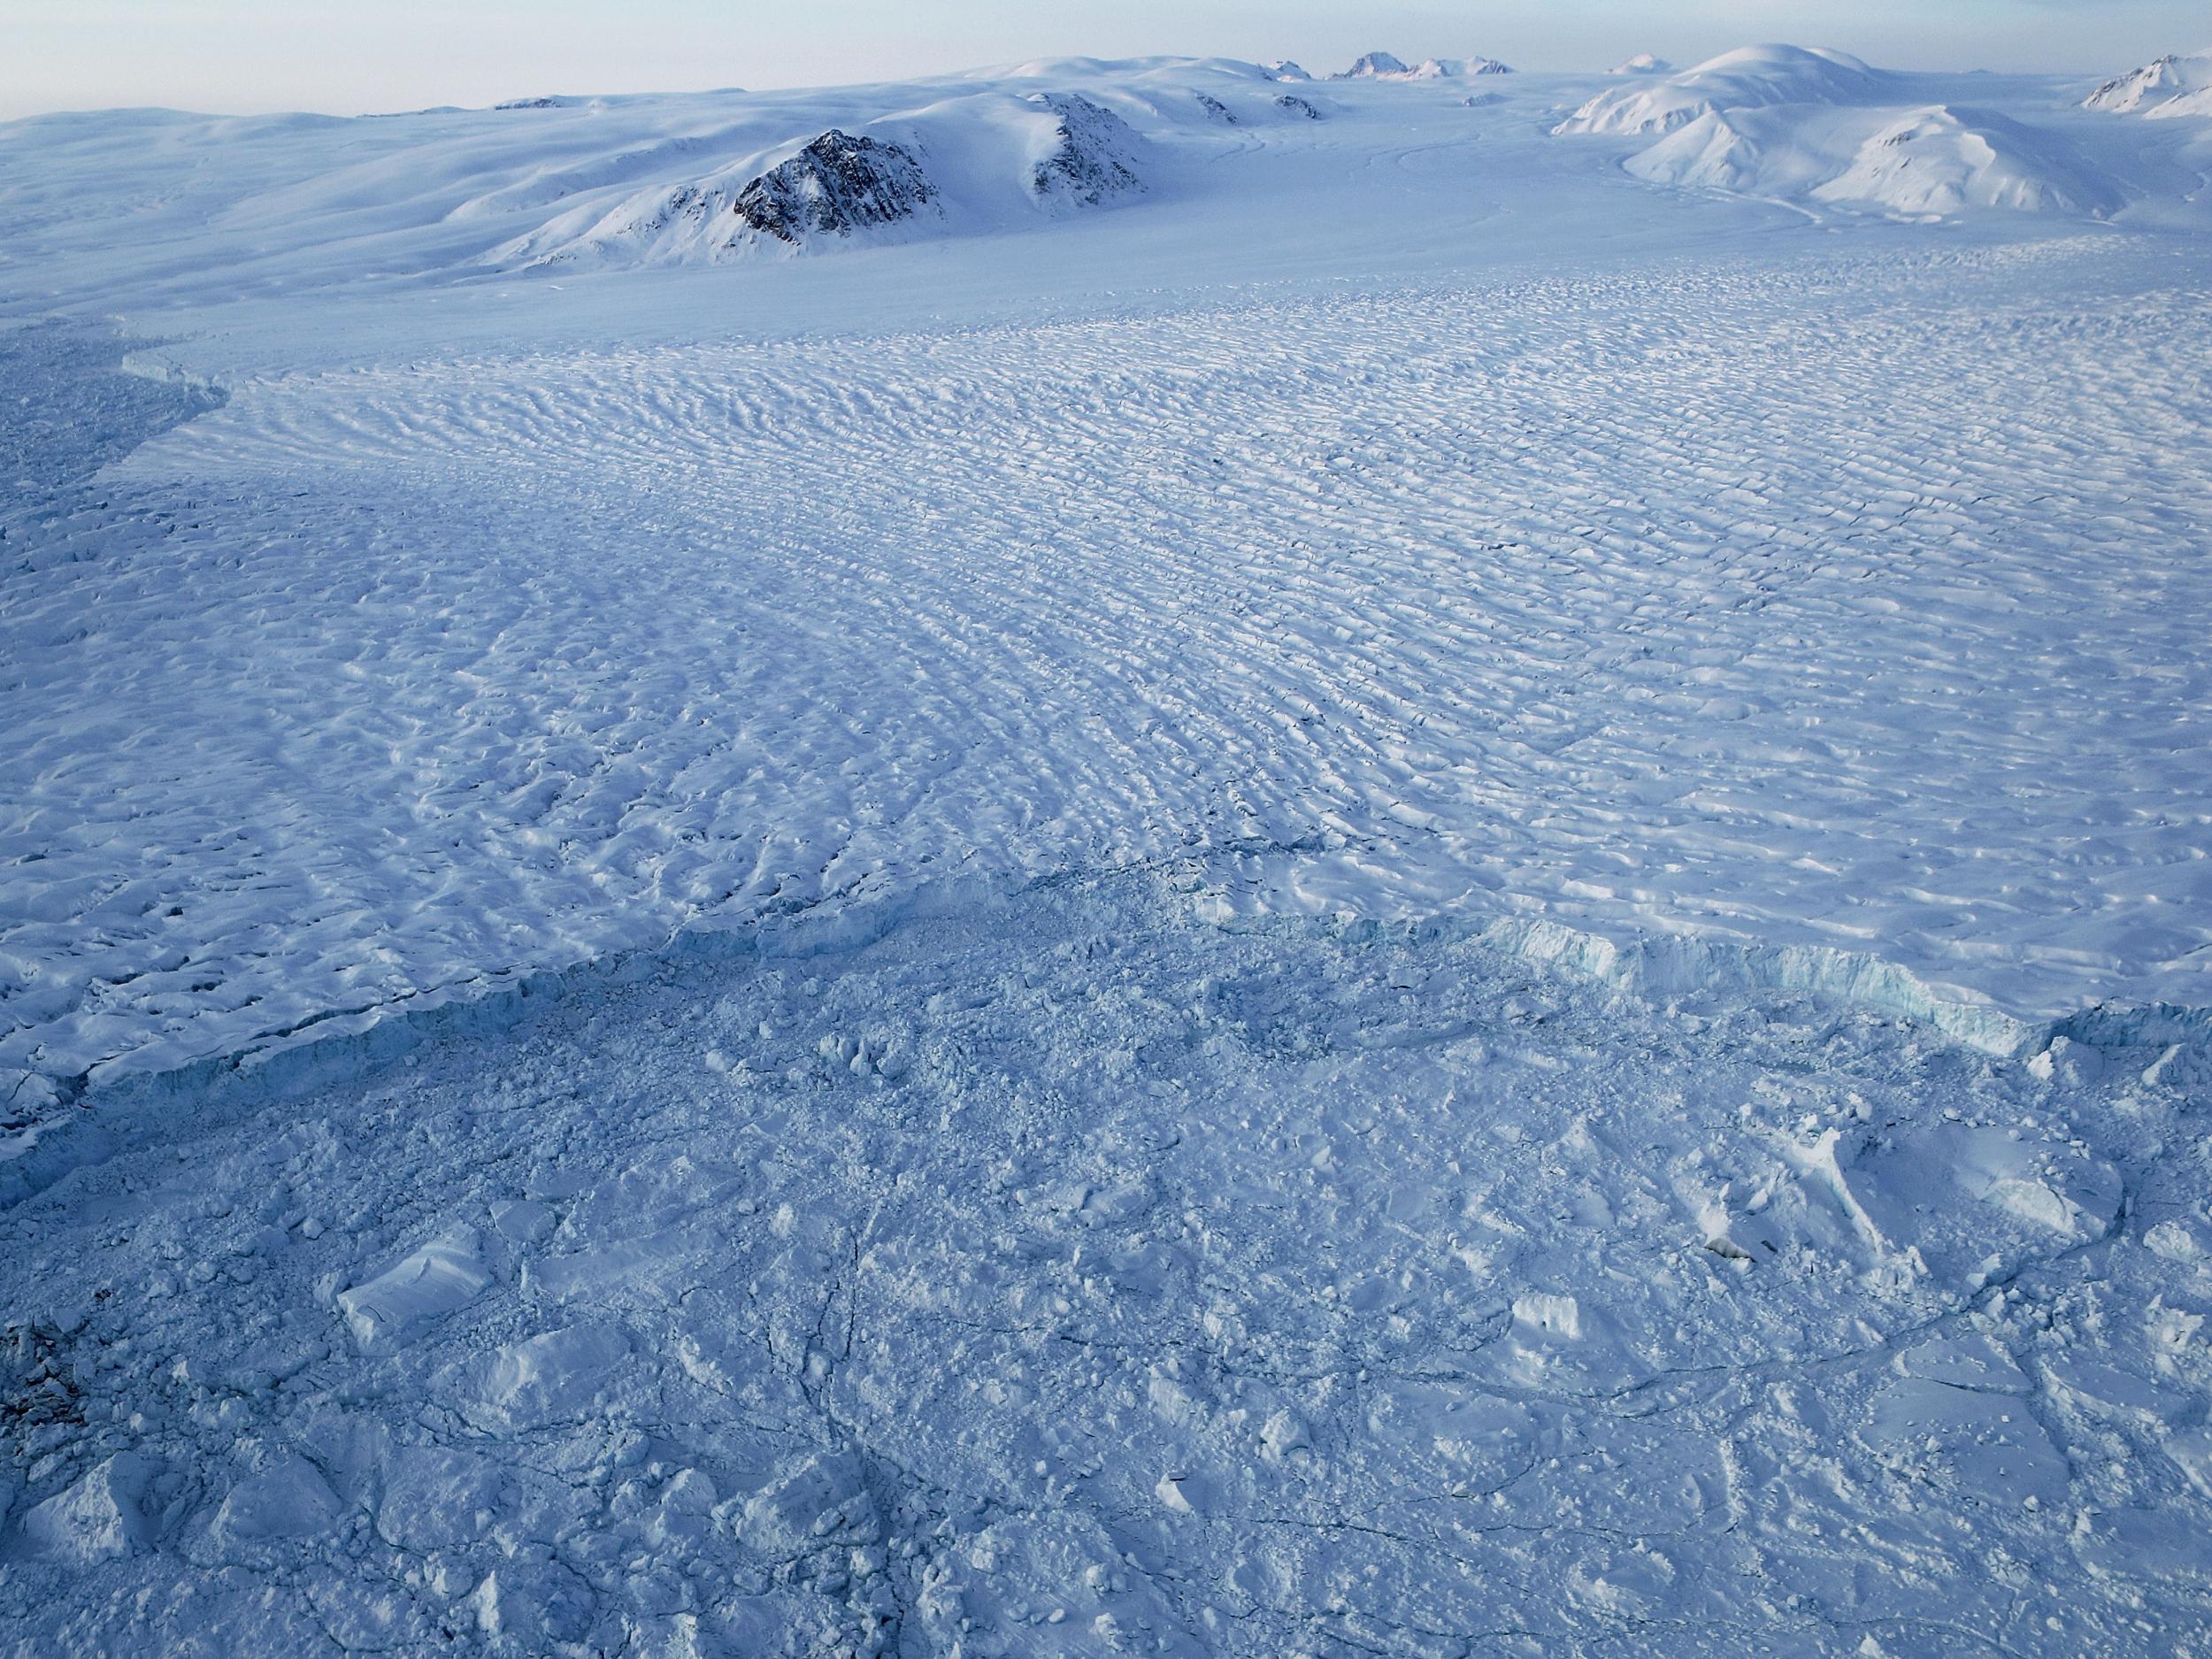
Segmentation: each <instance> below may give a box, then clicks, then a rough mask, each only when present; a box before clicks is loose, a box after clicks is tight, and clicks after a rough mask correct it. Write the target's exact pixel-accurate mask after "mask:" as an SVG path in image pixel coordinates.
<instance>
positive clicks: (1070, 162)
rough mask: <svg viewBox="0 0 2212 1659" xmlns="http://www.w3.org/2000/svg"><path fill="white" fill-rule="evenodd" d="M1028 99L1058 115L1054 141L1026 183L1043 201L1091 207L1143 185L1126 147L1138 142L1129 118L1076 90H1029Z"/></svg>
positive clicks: (1134, 147)
mask: <svg viewBox="0 0 2212 1659" xmlns="http://www.w3.org/2000/svg"><path fill="white" fill-rule="evenodd" d="M1029 102H1030V103H1032V104H1035V105H1037V106H1038V107H1039V108H1040V109H1043V110H1048V111H1051V112H1052V114H1054V115H1055V116H1056V117H1057V118H1058V119H1059V123H1060V130H1059V134H1058V138H1059V142H1058V143H1057V144H1056V147H1055V148H1054V150H1053V151H1052V153H1051V154H1050V155H1048V156H1047V157H1045V158H1044V159H1043V160H1042V161H1041V162H1039V163H1038V164H1037V165H1036V169H1035V171H1034V172H1033V173H1032V174H1031V176H1030V188H1031V189H1033V191H1035V192H1036V194H1037V195H1039V196H1042V197H1044V198H1046V199H1047V200H1048V201H1050V200H1060V201H1067V202H1074V203H1079V204H1082V205H1084V206H1086V207H1095V206H1097V205H1098V204H1100V203H1101V202H1103V201H1105V200H1106V199H1107V198H1108V197H1110V196H1128V195H1133V194H1134V193H1135V192H1137V191H1140V190H1141V189H1143V188H1144V180H1142V179H1140V178H1139V177H1138V176H1137V174H1136V171H1135V169H1134V168H1133V167H1132V166H1131V165H1129V158H1130V155H1131V152H1132V151H1133V150H1135V149H1136V148H1137V145H1138V142H1139V140H1138V138H1137V134H1135V132H1134V131H1133V130H1132V129H1131V127H1130V126H1129V123H1128V122H1126V121H1125V120H1123V119H1121V117H1119V116H1118V115H1116V114H1115V113H1114V112H1113V111H1111V110H1109V109H1104V108H1102V107H1101V106H1100V105H1098V104H1094V103H1092V102H1091V101H1090V100H1089V99H1088V98H1087V97H1085V96H1082V95H1081V94H1080V93H1076V92H1033V93H1031V94H1030V95H1029Z"/></svg>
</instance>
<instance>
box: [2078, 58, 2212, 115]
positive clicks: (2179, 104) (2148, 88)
mask: <svg viewBox="0 0 2212 1659" xmlns="http://www.w3.org/2000/svg"><path fill="white" fill-rule="evenodd" d="M2082 107H2083V108H2084V109H2085V110H2102V111H2107V112H2108V113H2110V114H2115V115H2137V114H2140V115H2147V116H2153V117H2170V116H2181V115H2200V116H2212V51H2202V52H2197V53H2194V54H2192V55H2191V56H2189V57H2186V58H2183V57H2177V56H2172V55H2169V56H2167V57H2164V58H2159V59H2157V60H2156V61H2154V62H2153V63H2148V64H2146V65H2143V66H2142V67H2141V68H2140V69H2137V70H2133V71H2131V72H2130V73H2127V74H2124V75H2121V76H2119V77H2117V78H2116V79H2115V80H2111V81H2106V82H2105V83H2104V85H2102V86H2101V87H2099V88H2097V89H2096V90H2095V91H2094V92H2093V93H2091V94H2090V95H2089V96H2088V97H2086V98H2085V99H2084V100H2083V101H2082Z"/></svg>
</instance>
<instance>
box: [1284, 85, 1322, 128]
mask: <svg viewBox="0 0 2212 1659" xmlns="http://www.w3.org/2000/svg"><path fill="white" fill-rule="evenodd" d="M1275 107H1276V108H1277V109H1279V110H1283V111H1287V112H1288V113H1290V114H1292V115H1302V116H1303V117H1305V119H1308V120H1309V121H1317V120H1319V119H1321V111H1318V110H1317V109H1315V108H1314V107H1313V105H1312V104H1309V103H1307V102H1306V101H1305V100H1304V99H1303V98H1302V97H1299V96H1296V95H1295V94H1293V93H1288V92H1286V93H1284V94H1283V96H1280V97H1279V98H1277V99H1276V100H1275Z"/></svg>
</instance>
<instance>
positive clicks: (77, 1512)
mask: <svg viewBox="0 0 2212 1659" xmlns="http://www.w3.org/2000/svg"><path fill="white" fill-rule="evenodd" d="M158 1472H159V1466H158V1465H157V1464H156V1463H153V1462H152V1461H151V1460H150V1459H148V1458H146V1457H143V1456H141V1455H139V1454H138V1453H136V1452H118V1453H117V1454H116V1455H114V1456H112V1457H110V1458H108V1459H107V1460H105V1461H104V1462H103V1463H98V1464H96V1465H95V1466H94V1467H93V1469H92V1470H91V1471H90V1472H89V1473H88V1474H87V1475H86V1476H85V1477H84V1478H83V1479H81V1480H80V1481H78V1482H77V1483H76V1485H74V1486H70V1487H68V1488H67V1489H65V1491H62V1492H58V1493H56V1494H54V1495H53V1496H52V1497H50V1498H49V1499H47V1500H46V1502H43V1503H42V1504H40V1505H39V1506H38V1507H37V1508H35V1509H33V1510H32V1511H31V1512H30V1513H29V1514H28V1515H27V1516H25V1517H23V1536H24V1539H25V1540H26V1541H27V1542H28V1543H29V1545H30V1546H31V1548H32V1550H33V1551H34V1552H35V1553H36V1554H37V1555H42V1556H44V1557H45V1558H46V1559H48V1560H50V1561H59V1562H65V1563H68V1564H69V1565H71V1566H73V1567H89V1566H91V1565H93V1564H94V1563H97V1562H102V1561H109V1560H112V1559H113V1558H115V1557H117V1556H119V1555H129V1554H130V1553H131V1552H132V1551H134V1550H136V1549H142V1548H146V1546H148V1545H149V1544H150V1543H151V1542H152V1541H153V1532H154V1527H153V1525H152V1524H151V1523H150V1521H149V1520H148V1518H147V1517H146V1514H145V1510H144V1508H143V1506H144V1503H145V1500H146V1487H147V1486H148V1484H149V1483H150V1481H151V1480H152V1479H153V1478H154V1476H155V1475H156V1474H157V1473H158Z"/></svg>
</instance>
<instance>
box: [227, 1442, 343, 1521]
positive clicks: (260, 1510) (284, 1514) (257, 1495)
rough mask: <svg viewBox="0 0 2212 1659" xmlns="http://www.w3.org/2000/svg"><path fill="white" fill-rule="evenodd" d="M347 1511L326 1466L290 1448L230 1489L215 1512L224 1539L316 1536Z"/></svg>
mask: <svg viewBox="0 0 2212 1659" xmlns="http://www.w3.org/2000/svg"><path fill="white" fill-rule="evenodd" d="M344 1513H345V1505H344V1504H343V1503H342V1502H340V1501H339V1497H338V1494H336V1493H334V1492H333V1491H332V1490H331V1489H330V1483H329V1482H328V1481H326V1480H325V1479H323V1477H322V1474H321V1471H319V1470H318V1469H317V1468H316V1467H315V1465H314V1464H312V1463H309V1462H308V1461H307V1460H306V1459H305V1458H304V1457H302V1456H300V1455H298V1454H297V1453H296V1452H295V1453H288V1454H287V1455H285V1456H283V1457H281V1458H280V1459H279V1460H278V1461H277V1462H276V1463H273V1464H271V1465H270V1466H269V1467H268V1468H266V1469H265V1470H263V1471H261V1472H260V1473H258V1474H255V1475H249V1476H247V1477H246V1479H243V1480H242V1481H240V1482H239V1483H238V1484H237V1485H236V1486H233V1487H232V1488H231V1489H230V1495H229V1496H228V1497H227V1498H225V1499H224V1500H223V1507H222V1508H221V1509H219V1510H217V1511H216V1513H215V1529H214V1531H215V1538H216V1540H217V1541H218V1542H219V1543H222V1544H254V1543H266V1542H269V1541H271V1540H277V1539H286V1538H311V1537H313V1536H314V1535H315V1534H316V1533H318V1532H327V1531H329V1529H330V1527H331V1525H333V1524H334V1522H335V1521H336V1520H337V1519H338V1517H340V1516H341V1515H342V1514H344Z"/></svg>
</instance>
